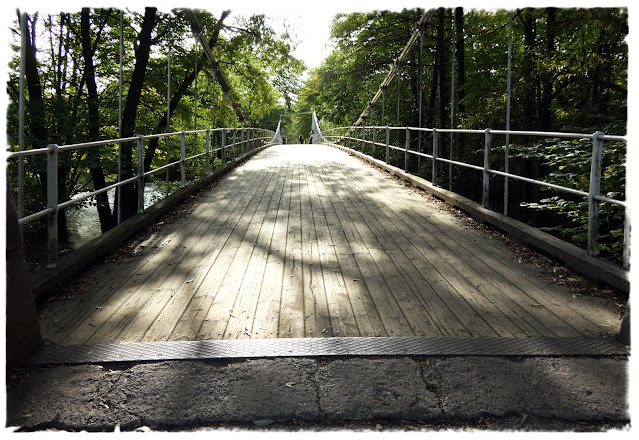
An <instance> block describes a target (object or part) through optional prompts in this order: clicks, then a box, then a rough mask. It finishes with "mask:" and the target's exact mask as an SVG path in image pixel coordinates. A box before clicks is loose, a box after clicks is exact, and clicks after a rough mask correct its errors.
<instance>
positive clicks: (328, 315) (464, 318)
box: [40, 145, 620, 345]
mask: <svg viewBox="0 0 639 440" xmlns="http://www.w3.org/2000/svg"><path fill="white" fill-rule="evenodd" d="M190 203H191V205H190V206H191V208H190V209H189V211H188V212H186V213H185V214H184V215H182V216H180V217H179V218H178V219H177V220H175V221H173V222H167V224H165V225H163V227H162V228H159V229H160V230H159V231H156V232H148V233H147V235H146V236H145V237H144V239H143V240H142V241H139V242H138V243H137V246H136V248H135V249H134V251H133V253H132V254H131V255H128V256H126V257H124V258H119V259H114V260H112V261H107V262H105V263H104V264H100V265H95V266H93V267H92V268H91V269H89V270H88V271H87V272H86V273H85V274H84V275H83V276H82V277H81V278H80V280H79V281H78V282H77V283H76V284H75V286H74V287H73V289H69V290H68V291H67V292H66V293H63V294H61V295H59V296H60V297H61V298H60V299H57V300H55V301H52V302H50V303H49V304H48V305H47V307H46V308H45V309H44V310H42V311H41V312H40V313H41V327H42V332H43V336H44V338H45V340H46V342H47V343H50V344H59V345H78V344H80V345H94V344H109V343H119V342H161V341H198V340H218V339H249V338H252V339H264V338H289V337H291V338H311V337H312V338H317V337H341V336H347V337H359V336H362V337H371V336H461V337H529V336H533V337H583V336H610V335H612V334H614V333H616V332H618V330H619V323H620V321H619V316H618V313H617V310H616V306H615V305H614V304H612V303H611V302H610V301H608V300H606V299H603V298H597V297H588V296H579V295H573V292H571V291H570V290H569V289H568V288H567V287H566V286H561V285H557V284H553V283H548V282H547V281H546V280H545V279H544V277H543V276H540V273H539V272H538V271H537V270H536V268H535V267H534V266H532V265H530V264H527V263H519V262H518V260H517V257H516V255H515V254H514V253H513V252H512V251H511V250H510V249H509V248H508V247H507V246H506V245H505V244H504V243H503V241H502V240H499V239H496V238H494V237H492V236H491V235H490V234H487V233H485V232H483V231H482V230H481V229H480V228H477V227H473V226H472V224H469V223H468V222H467V221H466V220H463V219H459V218H456V217H454V216H453V215H451V214H450V213H449V212H446V210H445V209H442V208H441V205H439V204H437V203H436V202H434V201H432V200H429V199H428V198H426V197H424V196H422V195H420V194H418V193H416V192H414V191H411V190H410V189H409V188H406V187H403V186H402V185H400V184H398V183H397V182H396V181H394V180H392V178H390V177H388V176H385V175H384V174H383V173H381V172H379V171H377V170H375V169H373V168H371V167H368V166H365V165H363V164H362V162H360V161H359V160H357V159H356V158H354V157H350V156H349V155H347V154H346V153H344V152H342V151H339V150H337V149H334V148H331V147H328V146H324V145H280V146H273V147H270V148H268V149H266V150H264V151H262V152H260V153H259V154H257V155H256V156H255V157H254V158H252V159H251V160H249V161H248V162H246V163H245V164H244V165H242V166H240V167H237V168H235V169H234V170H232V171H231V172H230V173H228V174H227V175H225V176H224V177H223V178H221V179H220V180H219V181H218V182H217V184H216V186H215V187H214V188H212V189H211V190H210V191H205V192H201V193H199V194H198V195H197V196H196V197H195V198H193V200H192V201H191V202H190Z"/></svg>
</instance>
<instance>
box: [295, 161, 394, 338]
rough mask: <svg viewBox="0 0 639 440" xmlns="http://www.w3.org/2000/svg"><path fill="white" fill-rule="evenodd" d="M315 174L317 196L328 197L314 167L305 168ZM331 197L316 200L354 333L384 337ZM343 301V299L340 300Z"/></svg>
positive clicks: (376, 313) (327, 191)
mask: <svg viewBox="0 0 639 440" xmlns="http://www.w3.org/2000/svg"><path fill="white" fill-rule="evenodd" d="M309 172H312V173H313V174H314V180H315V183H316V185H319V187H318V189H317V193H319V194H324V195H326V194H329V193H330V191H329V190H328V189H327V188H326V187H325V186H324V184H323V181H322V179H321V177H319V176H318V175H317V169H316V167H308V168H307V173H309ZM333 200H334V198H333V197H321V198H319V201H320V203H321V204H322V210H323V212H324V214H325V216H326V220H327V228H328V231H329V232H330V235H331V240H332V243H333V245H332V246H333V248H334V250H335V257H336V259H337V264H338V265H339V269H338V270H339V272H340V274H341V277H342V280H343V283H344V289H345V292H346V295H347V296H348V300H349V301H350V304H351V307H352V313H353V318H354V320H355V326H356V330H357V332H358V333H359V335H361V336H380V335H381V336H386V332H385V331H383V332H381V333H380V332H379V330H377V333H376V329H383V328H384V326H383V324H382V321H381V319H380V317H379V313H378V312H377V309H376V308H375V304H374V302H373V301H372V299H371V297H370V293H369V292H368V289H367V288H366V284H365V283H364V282H363V280H362V274H361V272H360V270H359V267H358V266H357V262H356V260H355V258H354V254H353V250H352V249H351V246H350V244H349V243H348V240H347V239H346V234H345V231H344V228H343V225H342V224H341V223H340V222H339V219H338V218H337V214H336V212H335V208H334V207H333ZM342 300H343V301H344V299H342Z"/></svg>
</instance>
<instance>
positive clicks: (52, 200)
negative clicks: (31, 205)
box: [47, 144, 58, 268]
mask: <svg viewBox="0 0 639 440" xmlns="http://www.w3.org/2000/svg"><path fill="white" fill-rule="evenodd" d="M47 148H48V149H49V152H48V153H47V208H48V209H53V212H51V213H49V215H48V216H47V235H48V243H47V267H48V268H54V267H56V262H57V260H58V146H57V145H56V144H50V145H47Z"/></svg>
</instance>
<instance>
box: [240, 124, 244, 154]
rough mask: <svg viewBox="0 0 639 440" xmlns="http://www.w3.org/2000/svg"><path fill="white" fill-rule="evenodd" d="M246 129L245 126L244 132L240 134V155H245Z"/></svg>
mask: <svg viewBox="0 0 639 440" xmlns="http://www.w3.org/2000/svg"><path fill="white" fill-rule="evenodd" d="M244 130H245V128H244V127H242V133H241V135H240V156H244Z"/></svg>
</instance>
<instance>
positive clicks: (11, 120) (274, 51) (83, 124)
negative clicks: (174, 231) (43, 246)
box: [7, 8, 304, 242]
mask: <svg viewBox="0 0 639 440" xmlns="http://www.w3.org/2000/svg"><path fill="white" fill-rule="evenodd" d="M197 15H198V17H199V19H200V22H201V23H202V26H203V31H204V32H205V34H206V35H207V37H208V43H209V46H210V47H211V49H212V51H213V53H214V56H215V58H216V59H217V60H218V62H219V66H220V67H219V68H220V69H222V70H223V71H224V74H225V76H226V77H227V79H228V81H229V83H230V84H231V86H232V87H233V88H234V93H235V95H236V96H237V99H238V101H239V104H240V105H241V106H242V108H243V109H244V112H245V115H246V116H247V119H248V121H247V122H248V123H249V124H252V125H255V124H256V123H257V122H260V121H262V120H264V121H268V122H269V123H271V124H273V126H272V127H270V128H272V129H275V127H276V125H277V121H273V118H270V119H269V116H271V114H272V113H273V111H274V110H275V109H278V108H281V106H280V105H279V104H278V100H282V101H285V102H286V101H287V102H290V101H291V100H292V95H293V94H294V93H295V92H296V90H297V89H296V87H297V86H298V84H296V82H295V80H294V79H295V78H296V76H297V75H298V74H299V73H301V71H302V70H303V68H304V65H303V63H302V62H301V61H299V60H297V59H295V58H294V57H293V56H292V55H291V52H292V50H293V48H294V45H295V42H294V41H292V40H291V38H290V36H289V35H288V34H286V33H284V34H281V35H280V34H277V33H276V32H274V31H273V29H272V28H271V27H270V26H269V24H268V20H267V19H266V17H264V16H261V15H254V16H248V17H238V18H236V19H235V23H232V24H228V23H227V21H228V20H227V18H228V17H229V12H228V11H226V12H224V13H223V14H222V15H221V16H220V17H219V18H216V17H214V16H213V15H211V14H210V13H208V12H205V11H197ZM27 23H28V25H27V29H26V31H27V32H28V34H29V38H28V45H27V57H26V58H27V63H26V65H25V70H26V79H27V93H26V109H27V111H26V116H27V118H26V127H25V132H26V148H39V147H43V146H45V145H47V144H49V143H57V144H58V145H64V144H70V143H78V142H84V141H87V140H98V139H105V138H115V137H117V136H118V76H119V63H118V56H117V54H118V52H119V36H120V17H119V13H118V12H117V11H115V10H112V9H96V10H90V9H88V8H85V9H83V10H82V11H81V12H79V13H60V14H53V15H45V16H41V15H39V14H37V13H36V14H33V15H30V16H29V17H28V20H27ZM19 31H20V30H19V28H18V25H17V20H16V22H15V28H14V36H15V39H14V44H13V45H12V48H13V50H14V53H15V55H14V58H13V60H12V61H11V64H12V66H13V67H14V69H13V70H12V74H11V75H10V78H9V81H8V83H7V86H8V87H7V89H8V92H9V97H10V103H9V105H10V109H17V101H18V76H17V73H18V71H19V44H18V41H19ZM122 32H123V35H124V46H125V51H124V61H123V69H124V84H123V89H124V90H123V95H124V109H123V118H122V135H123V136H124V137H127V136H133V135H136V134H150V133H157V132H162V131H164V130H165V129H166V127H167V114H166V113H167V110H166V107H167V105H166V95H167V84H166V78H167V77H166V66H167V54H168V46H169V44H170V45H171V73H172V87H171V98H172V99H171V105H170V110H169V113H170V114H169V115H168V116H169V117H170V118H169V121H170V124H171V128H172V129H174V130H181V129H185V130H189V129H192V128H193V126H194V122H195V118H196V117H197V118H198V120H199V121H206V123H207V125H209V124H211V123H212V121H215V124H216V126H221V125H222V124H223V120H224V115H225V114H226V113H227V112H228V113H230V114H231V116H230V117H229V119H228V120H227V121H228V123H229V125H231V124H237V121H236V120H235V117H234V116H233V115H232V113H231V112H230V111H229V110H228V109H226V108H225V107H224V106H223V105H222V103H223V102H224V100H223V97H222V91H221V89H220V87H219V81H218V82H217V83H218V84H216V87H215V88H213V77H212V73H211V70H210V69H209V66H208V62H207V61H206V58H205V57H204V55H203V51H202V48H201V47H200V48H199V52H198V62H197V65H198V68H197V71H196V70H195V69H194V57H195V52H194V49H195V45H194V44H193V41H194V40H193V36H192V32H191V27H190V25H189V23H188V21H187V20H186V19H185V17H184V16H183V14H182V12H181V11H179V10H177V11H175V12H174V13H172V14H167V13H162V12H160V11H158V10H157V9H156V8H146V9H145V10H144V11H143V13H142V14H138V13H126V14H125V15H124V27H123V29H122ZM196 77H197V79H198V81H199V83H198V91H197V96H196V93H195V88H194V82H195V79H196ZM271 80H273V81H271ZM213 100H215V117H213V114H212V102H213ZM196 101H198V104H199V105H197V114H194V112H193V109H194V107H195V104H196ZM16 113H17V112H14V111H9V112H8V119H7V124H8V125H7V128H8V133H9V139H10V145H9V148H10V149H16V148H17V146H16V144H17V136H15V133H17V130H18V128H17V126H18V119H17V117H15V115H16ZM200 124H201V123H200ZM200 126H201V125H200ZM157 147H158V145H157V143H155V142H145V148H146V151H145V168H146V169H147V170H148V169H151V168H153V167H155V166H158V165H161V164H163V163H164V161H165V160H166V153H165V152H162V151H160V150H159V149H158V148H157ZM196 147H197V148H202V149H203V140H202V139H199V140H198V142H197V145H196ZM132 148H133V144H132V143H123V144H122V150H123V155H122V171H123V175H122V176H123V178H127V177H129V176H132V175H133V167H134V165H135V159H134V157H133V156H134V155H133V154H132ZM117 160H118V159H117V147H116V146H114V147H102V148H89V149H82V150H73V151H69V152H64V153H61V154H60V168H59V172H58V177H59V183H58V186H59V194H60V200H61V201H64V200H68V199H70V198H71V197H73V196H74V195H75V194H77V193H78V192H80V191H83V190H86V189H91V188H95V189H99V188H103V187H105V186H106V185H109V184H111V183H112V182H114V181H115V179H116V177H117V175H116V170H117ZM45 162H46V161H45V158H44V157H32V158H27V159H25V163H26V165H25V166H26V177H27V179H25V180H26V187H27V188H26V193H27V195H28V199H27V206H26V213H27V214H28V213H30V212H35V211H37V210H40V209H42V207H43V206H44V203H45V202H44V194H45V190H44V189H45V185H46V165H45ZM200 166H201V165H200ZM9 172H10V176H11V177H12V178H13V179H15V166H14V165H13V164H12V165H11V167H10V169H9ZM31 177H34V178H33V179H31ZM96 204H97V209H98V212H99V215H100V220H101V225H102V229H103V231H106V230H108V229H109V228H110V227H112V226H113V225H114V224H115V221H114V219H115V218H116V215H117V212H115V208H111V207H110V206H109V204H108V200H107V198H106V194H104V195H102V196H98V197H97V203H96ZM115 206H116V207H117V203H116V204H115ZM122 207H123V212H122V213H121V214H122V215H121V217H122V219H126V218H127V217H128V216H130V215H133V214H135V212H137V190H136V188H135V186H134V185H129V186H128V187H125V188H123V190H122ZM65 219H66V216H65V213H64V211H63V210H61V211H60V219H59V224H60V225H61V227H60V239H61V241H62V242H64V241H66V239H67V235H66V226H65V223H64V221H65ZM29 228H32V229H33V228H37V225H35V224H33V225H29V227H28V228H27V229H28V230H29ZM27 232H28V231H27Z"/></svg>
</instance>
